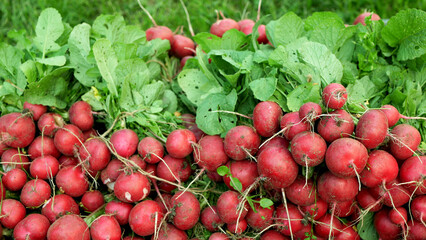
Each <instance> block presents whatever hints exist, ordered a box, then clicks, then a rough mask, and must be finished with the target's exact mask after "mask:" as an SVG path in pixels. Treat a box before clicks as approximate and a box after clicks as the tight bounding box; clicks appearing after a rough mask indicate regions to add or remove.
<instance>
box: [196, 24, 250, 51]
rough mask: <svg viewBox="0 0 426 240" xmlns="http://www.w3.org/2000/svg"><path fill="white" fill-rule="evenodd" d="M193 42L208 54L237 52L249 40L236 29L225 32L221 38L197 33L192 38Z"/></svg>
mask: <svg viewBox="0 0 426 240" xmlns="http://www.w3.org/2000/svg"><path fill="white" fill-rule="evenodd" d="M194 41H195V42H196V43H197V44H198V45H200V46H201V48H202V49H203V50H204V51H205V52H206V53H209V52H210V51H212V50H238V51H241V50H243V49H244V47H245V46H247V43H248V41H249V38H248V37H247V36H246V35H245V34H244V33H243V32H240V31H238V30H236V29H231V30H229V31H227V32H225V33H224V34H223V36H222V38H220V37H218V36H216V35H213V34H211V33H199V34H197V35H195V36H194Z"/></svg>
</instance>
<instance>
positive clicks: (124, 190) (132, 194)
mask: <svg viewBox="0 0 426 240" xmlns="http://www.w3.org/2000/svg"><path fill="white" fill-rule="evenodd" d="M150 192H151V184H150V183H149V181H148V178H147V177H145V176H144V175H142V173H140V172H132V173H127V172H122V173H121V174H120V175H119V176H118V178H117V180H116V181H115V185H114V194H115V196H116V197H117V198H118V199H119V200H120V201H122V202H125V203H133V202H139V201H141V200H143V199H145V198H146V197H148V195H149V193H150Z"/></svg>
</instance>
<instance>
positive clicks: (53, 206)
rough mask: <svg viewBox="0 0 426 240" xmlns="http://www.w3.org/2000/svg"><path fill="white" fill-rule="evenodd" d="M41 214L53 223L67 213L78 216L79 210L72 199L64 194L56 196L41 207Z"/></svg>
mask: <svg viewBox="0 0 426 240" xmlns="http://www.w3.org/2000/svg"><path fill="white" fill-rule="evenodd" d="M41 213H42V214H43V215H44V216H46V217H47V219H49V221H50V222H52V223H53V222H55V221H56V219H58V218H60V217H61V216H63V215H66V214H69V213H72V214H77V215H79V214H80V209H79V207H78V204H77V203H76V202H75V200H74V199H73V198H72V197H70V196H68V195H66V194H58V195H55V196H53V197H52V198H50V199H49V200H48V201H47V202H46V203H45V204H44V205H43V208H42V209H41Z"/></svg>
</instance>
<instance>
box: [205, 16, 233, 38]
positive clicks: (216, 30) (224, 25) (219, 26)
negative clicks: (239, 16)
mask: <svg viewBox="0 0 426 240" xmlns="http://www.w3.org/2000/svg"><path fill="white" fill-rule="evenodd" d="M231 29H237V30H240V26H239V25H238V23H237V22H236V21H235V20H234V19H230V18H224V19H222V20H217V21H216V22H215V23H213V25H212V26H211V27H210V33H211V34H214V35H216V36H218V37H222V36H223V34H224V33H225V32H227V31H228V30H231Z"/></svg>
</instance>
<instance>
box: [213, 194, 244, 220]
mask: <svg viewBox="0 0 426 240" xmlns="http://www.w3.org/2000/svg"><path fill="white" fill-rule="evenodd" d="M240 201H242V200H241V199H240V197H239V194H238V193H237V192H234V191H226V192H224V193H222V194H221V195H220V197H219V199H218V200H217V205H216V206H217V213H218V215H219V217H220V219H222V221H223V222H224V223H227V224H233V223H236V222H237V220H238V219H243V218H245V216H246V215H247V212H248V203H247V202H245V204H244V206H242V209H239V208H238V206H239V205H240Z"/></svg>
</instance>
